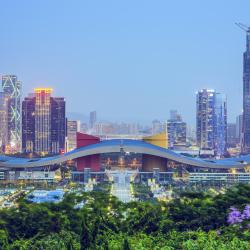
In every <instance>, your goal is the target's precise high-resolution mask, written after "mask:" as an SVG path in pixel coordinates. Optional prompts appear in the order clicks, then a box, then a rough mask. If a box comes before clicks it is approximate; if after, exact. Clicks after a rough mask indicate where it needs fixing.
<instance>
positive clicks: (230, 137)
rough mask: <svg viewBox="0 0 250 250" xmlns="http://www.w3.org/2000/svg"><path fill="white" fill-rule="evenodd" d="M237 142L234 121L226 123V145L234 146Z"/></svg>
mask: <svg viewBox="0 0 250 250" xmlns="http://www.w3.org/2000/svg"><path fill="white" fill-rule="evenodd" d="M236 144H237V137H236V123H228V124H227V146H228V147H235V146H236Z"/></svg>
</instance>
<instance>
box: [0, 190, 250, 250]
mask: <svg viewBox="0 0 250 250" xmlns="http://www.w3.org/2000/svg"><path fill="white" fill-rule="evenodd" d="M79 203H84V206H83V207H82V208H79V206H76V205H77V204H79ZM247 204H250V185H238V186H235V187H233V188H231V189H229V190H227V191H226V192H225V193H224V194H217V195H214V194H212V193H209V192H207V193H197V192H196V193H194V192H186V193H182V194H181V195H180V197H178V198H176V199H174V200H172V201H171V202H170V203H168V204H166V203H163V202H147V201H144V202H131V203H127V204H123V203H121V202H120V201H119V200H117V199H116V198H115V197H111V196H110V195H109V194H108V193H107V192H102V191H93V192H91V193H81V194H79V193H70V194H67V195H66V196H65V198H64V200H63V201H62V202H60V203H57V204H55V203H44V204H33V203H28V202H27V201H26V200H25V199H22V200H20V201H19V206H18V208H17V209H16V208H11V209H2V210H0V249H5V250H7V249H23V250H26V249H112V250H113V249H114V250H115V249H117V250H118V249H192V250H193V249H236V248H237V249H250V243H249V242H250V232H249V229H248V228H242V227H241V225H240V224H237V223H236V224H234V225H229V224H228V222H227V218H228V214H229V212H230V208H231V207H232V206H234V207H235V208H237V209H239V210H242V209H244V207H245V206H246V205H247Z"/></svg>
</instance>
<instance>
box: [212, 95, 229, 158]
mask: <svg viewBox="0 0 250 250" xmlns="http://www.w3.org/2000/svg"><path fill="white" fill-rule="evenodd" d="M214 115H215V118H214V119H215V120H214V128H215V130H214V149H215V154H216V155H217V156H223V155H224V154H225V152H226V148H227V98H226V95H225V94H221V93H215V109H214Z"/></svg>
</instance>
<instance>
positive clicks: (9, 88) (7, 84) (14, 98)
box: [2, 75, 21, 152]
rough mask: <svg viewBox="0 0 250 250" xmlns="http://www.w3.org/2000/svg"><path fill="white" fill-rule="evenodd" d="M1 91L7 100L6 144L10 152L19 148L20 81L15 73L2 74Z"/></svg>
mask: <svg viewBox="0 0 250 250" xmlns="http://www.w3.org/2000/svg"><path fill="white" fill-rule="evenodd" d="M2 88H3V92H4V93H5V94H6V95H8V96H9V101H8V135H7V136H8V144H9V145H10V146H11V151H12V152H18V151H20V150H21V82H20V81H18V80H17V76H15V75H3V76H2Z"/></svg>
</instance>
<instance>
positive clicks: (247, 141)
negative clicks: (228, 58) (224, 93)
mask: <svg viewBox="0 0 250 250" xmlns="http://www.w3.org/2000/svg"><path fill="white" fill-rule="evenodd" d="M242 129H243V143H242V149H241V150H242V152H243V153H250V27H249V28H248V29H247V30H246V51H245V52H244V54H243V127H242Z"/></svg>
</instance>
